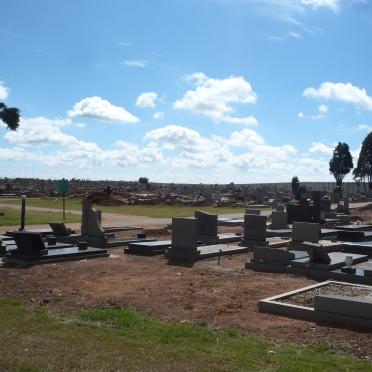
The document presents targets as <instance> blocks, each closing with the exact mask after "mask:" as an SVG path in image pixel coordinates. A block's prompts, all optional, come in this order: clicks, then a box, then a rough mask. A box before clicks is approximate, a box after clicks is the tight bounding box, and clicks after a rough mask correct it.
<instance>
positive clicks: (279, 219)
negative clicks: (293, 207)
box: [271, 211, 288, 230]
mask: <svg viewBox="0 0 372 372" xmlns="http://www.w3.org/2000/svg"><path fill="white" fill-rule="evenodd" d="M287 228H288V215H287V213H286V212H279V211H273V212H272V214H271V229H273V230H275V229H277V230H281V229H287Z"/></svg>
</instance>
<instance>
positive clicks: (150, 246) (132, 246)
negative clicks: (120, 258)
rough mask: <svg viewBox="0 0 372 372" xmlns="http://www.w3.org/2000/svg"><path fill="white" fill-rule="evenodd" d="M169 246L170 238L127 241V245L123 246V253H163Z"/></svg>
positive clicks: (170, 243)
mask: <svg viewBox="0 0 372 372" xmlns="http://www.w3.org/2000/svg"><path fill="white" fill-rule="evenodd" d="M171 246H172V241H171V240H156V241H153V242H137V243H129V244H128V247H126V248H124V253H130V254H140V255H142V254H143V255H155V254H163V253H164V252H165V251H166V250H167V249H168V248H170V247H171Z"/></svg>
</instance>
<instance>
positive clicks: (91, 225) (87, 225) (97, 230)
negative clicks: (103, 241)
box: [81, 199, 105, 237]
mask: <svg viewBox="0 0 372 372" xmlns="http://www.w3.org/2000/svg"><path fill="white" fill-rule="evenodd" d="M82 208H83V213H82V218H81V235H88V236H98V237H105V232H104V230H103V228H102V226H101V223H100V221H99V215H98V214H97V211H96V210H95V209H94V208H92V202H91V201H90V200H86V199H85V200H83V203H82Z"/></svg>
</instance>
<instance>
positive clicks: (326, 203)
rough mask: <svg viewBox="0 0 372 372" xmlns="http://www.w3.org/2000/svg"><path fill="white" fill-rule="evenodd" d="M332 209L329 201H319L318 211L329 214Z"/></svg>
mask: <svg viewBox="0 0 372 372" xmlns="http://www.w3.org/2000/svg"><path fill="white" fill-rule="evenodd" d="M331 208H332V202H331V199H321V200H320V209H321V210H322V211H324V212H330V211H331Z"/></svg>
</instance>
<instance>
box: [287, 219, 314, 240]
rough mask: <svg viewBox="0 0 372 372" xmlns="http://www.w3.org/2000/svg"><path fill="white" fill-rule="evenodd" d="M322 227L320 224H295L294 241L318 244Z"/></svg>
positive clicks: (293, 230) (293, 229)
mask: <svg viewBox="0 0 372 372" xmlns="http://www.w3.org/2000/svg"><path fill="white" fill-rule="evenodd" d="M319 236H320V225H319V224H318V223H307V222H293V228H292V240H293V241H294V242H305V241H306V242H311V243H318V242H319Z"/></svg>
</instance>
